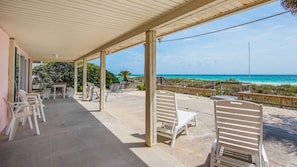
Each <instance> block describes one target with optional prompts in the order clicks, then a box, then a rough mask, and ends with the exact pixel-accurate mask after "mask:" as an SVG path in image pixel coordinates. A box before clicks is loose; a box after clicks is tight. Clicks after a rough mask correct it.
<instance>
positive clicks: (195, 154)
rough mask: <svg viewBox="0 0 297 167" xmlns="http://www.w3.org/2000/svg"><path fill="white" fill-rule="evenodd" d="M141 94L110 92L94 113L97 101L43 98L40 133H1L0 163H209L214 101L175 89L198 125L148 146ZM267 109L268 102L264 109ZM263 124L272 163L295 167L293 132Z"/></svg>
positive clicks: (21, 129)
mask: <svg viewBox="0 0 297 167" xmlns="http://www.w3.org/2000/svg"><path fill="white" fill-rule="evenodd" d="M144 95H145V92H143V91H136V90H126V91H124V92H120V93H112V94H111V95H110V99H109V101H108V102H107V103H106V110H105V111H104V112H98V102H85V101H81V98H82V97H81V96H76V99H65V100H61V99H60V100H52V99H51V100H45V104H46V107H45V112H46V116H47V118H48V120H50V121H47V122H46V123H40V124H39V125H40V130H41V135H39V136H36V135H35V131H34V130H30V129H28V126H26V127H19V129H18V132H17V134H16V136H15V140H14V141H12V142H8V141H7V137H2V138H1V141H0V162H1V166H2V164H3V166H14V167H18V166H24V165H25V166H32V167H34V166H51V167H52V166H201V167H202V166H209V154H210V148H211V144H212V142H213V140H214V138H215V132H214V116H213V101H212V100H210V99H209V98H204V97H199V96H191V95H185V94H178V102H179V104H180V105H179V106H180V108H181V109H188V110H191V111H195V112H197V113H198V126H197V127H190V128H189V134H188V135H184V134H182V135H180V136H179V137H178V138H177V142H176V146H175V148H171V147H170V143H169V142H170V140H169V141H167V139H165V138H162V137H160V136H158V141H157V144H156V145H154V147H147V146H146V145H145V126H144V121H145V117H144V115H145V107H144V103H145V97H144ZM271 109H272V107H267V106H266V107H265V109H264V111H269V110H271ZM279 110H282V109H279ZM292 112H294V111H292ZM264 125H265V126H264V145H265V149H266V152H267V154H268V157H269V160H270V165H271V166H280V167H281V166H292V167H294V166H296V165H297V160H296V154H297V151H296V150H297V143H296V141H297V135H296V134H290V133H289V132H288V131H286V129H283V128H277V127H274V126H271V125H270V124H269V123H268V122H265V123H264Z"/></svg>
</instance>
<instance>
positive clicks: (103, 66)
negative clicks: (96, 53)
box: [99, 51, 106, 111]
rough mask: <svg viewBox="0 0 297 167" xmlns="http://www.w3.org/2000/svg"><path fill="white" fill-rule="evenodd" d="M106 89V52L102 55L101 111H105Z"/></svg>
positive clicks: (102, 52)
mask: <svg viewBox="0 0 297 167" xmlns="http://www.w3.org/2000/svg"><path fill="white" fill-rule="evenodd" d="M105 88H106V52H105V51H101V53H100V103H99V105H100V106H99V111H104V105H105Z"/></svg>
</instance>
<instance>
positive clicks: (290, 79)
mask: <svg viewBox="0 0 297 167" xmlns="http://www.w3.org/2000/svg"><path fill="white" fill-rule="evenodd" d="M157 76H162V77H164V78H166V79H187V80H202V81H228V80H230V79H231V80H236V81H238V82H248V83H249V82H250V83H252V84H256V85H297V74H252V75H247V74H157ZM135 77H143V74H133V75H131V78H135Z"/></svg>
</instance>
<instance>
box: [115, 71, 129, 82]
mask: <svg viewBox="0 0 297 167" xmlns="http://www.w3.org/2000/svg"><path fill="white" fill-rule="evenodd" d="M131 74H132V73H131V72H130V71H128V70H123V71H121V72H120V73H119V74H118V75H119V77H120V78H123V80H124V81H129V79H130V77H129V76H130V75H131Z"/></svg>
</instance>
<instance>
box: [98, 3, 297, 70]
mask: <svg viewBox="0 0 297 167" xmlns="http://www.w3.org/2000/svg"><path fill="white" fill-rule="evenodd" d="M284 11H285V10H284V9H283V8H282V6H281V5H280V2H279V1H277V2H274V3H270V4H268V5H265V6H261V7H258V8H254V9H251V10H248V11H245V12H241V13H238V14H235V15H232V16H228V17H224V18H221V19H218V20H215V21H212V22H208V23H206V24H203V25H198V26H195V27H192V28H190V29H186V30H183V31H180V32H177V33H174V34H171V35H168V36H165V37H164V38H163V39H162V40H164V41H165V40H169V39H175V38H182V37H186V36H192V35H197V34H202V33H207V32H210V31H215V30H218V29H222V28H226V27H230V26H234V25H238V24H242V23H245V22H249V21H253V20H256V19H260V18H263V17H267V16H270V15H273V14H277V13H280V12H284ZM248 43H250V55H251V57H250V58H251V59H250V60H251V61H250V68H251V74H297V17H295V16H292V15H291V14H290V13H287V14H283V15H280V16H276V17H273V18H270V19H266V20H263V21H260V22H256V23H253V24H249V25H245V26H242V27H238V28H234V29H230V30H227V31H222V32H218V33H214V34H210V35H205V36H201V37H196V38H191V39H185V40H179V41H174V42H161V43H157V74H248V67H249V65H248V64H249V63H248V62H249V61H248V60H249V59H248V57H249V54H248ZM92 62H94V63H95V64H99V60H93V61H92ZM106 66H107V70H109V71H111V72H112V73H114V74H118V73H119V72H120V71H122V70H128V71H130V72H131V73H132V74H143V70H144V46H143V45H138V46H135V47H132V48H129V49H126V50H123V51H120V52H117V53H113V54H111V55H108V56H107V58H106Z"/></svg>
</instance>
